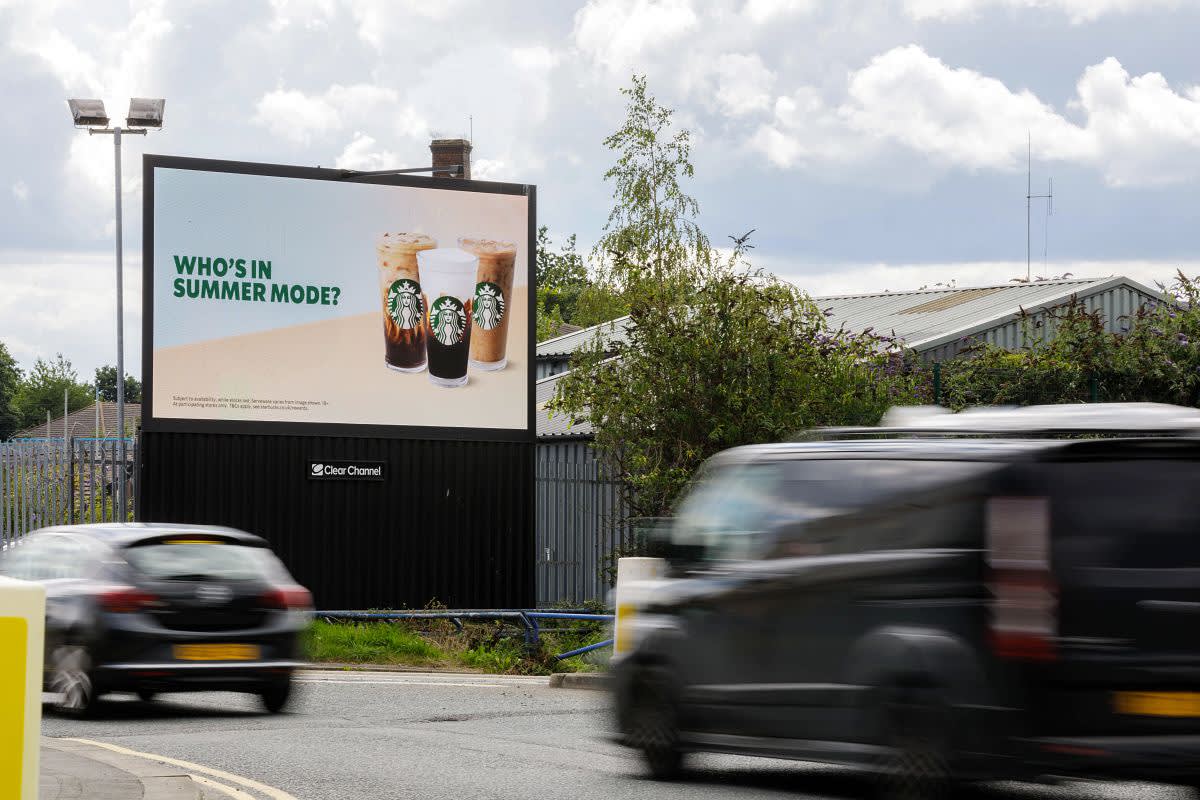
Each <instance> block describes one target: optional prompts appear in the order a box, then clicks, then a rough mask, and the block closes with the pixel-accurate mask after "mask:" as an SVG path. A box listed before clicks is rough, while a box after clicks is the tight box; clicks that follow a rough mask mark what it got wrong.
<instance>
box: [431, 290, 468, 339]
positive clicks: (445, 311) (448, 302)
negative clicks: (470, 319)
mask: <svg viewBox="0 0 1200 800" xmlns="http://www.w3.org/2000/svg"><path fill="white" fill-rule="evenodd" d="M429 328H430V331H431V332H432V333H433V338H435V339H437V340H438V341H439V342H441V343H442V344H444V345H446V347H450V346H451V345H455V344H458V343H459V342H461V341H462V340H463V334H464V333H465V332H466V330H467V312H466V310H465V309H464V308H463V304H462V303H460V302H459V301H458V298H457V297H451V296H449V295H443V296H441V297H439V298H438V299H437V300H434V301H433V305H431V306H430V307H429Z"/></svg>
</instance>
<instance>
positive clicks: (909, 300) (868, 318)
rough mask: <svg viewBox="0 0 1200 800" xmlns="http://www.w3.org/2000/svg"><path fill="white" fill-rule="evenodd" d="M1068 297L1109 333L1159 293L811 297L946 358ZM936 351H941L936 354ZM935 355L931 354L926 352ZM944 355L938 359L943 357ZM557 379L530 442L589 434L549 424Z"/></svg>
mask: <svg viewBox="0 0 1200 800" xmlns="http://www.w3.org/2000/svg"><path fill="white" fill-rule="evenodd" d="M1072 295H1075V296H1076V297H1078V298H1079V300H1080V301H1082V302H1083V303H1084V304H1085V305H1086V306H1087V308H1088V309H1089V310H1100V311H1102V312H1104V316H1105V320H1106V323H1107V325H1108V326H1109V329H1110V330H1116V329H1117V326H1118V325H1119V324H1120V321H1119V319H1118V317H1120V316H1121V315H1127V314H1132V313H1133V312H1134V311H1135V310H1136V308H1137V306H1138V305H1139V304H1140V303H1142V302H1145V301H1148V300H1154V299H1158V297H1159V293H1158V292H1156V291H1154V290H1153V289H1150V288H1149V287H1146V286H1143V285H1142V284H1140V283H1138V282H1137V281H1133V280H1130V279H1129V278H1124V277H1119V276H1118V277H1110V278H1094V279H1074V280H1058V281H1039V282H1037V283H1018V284H1006V285H1003V286H977V287H962V288H953V289H948V288H947V289H943V288H939V289H932V290H917V291H909V292H882V293H877V294H853V295H838V296H833V297H817V298H813V300H814V302H815V303H816V304H817V305H818V306H820V307H821V308H822V309H826V310H828V311H829V312H830V316H829V323H830V325H831V326H832V327H834V328H837V327H839V326H842V325H844V326H845V327H846V329H847V330H850V331H863V330H866V329H868V328H871V329H872V330H874V331H875V332H876V333H880V334H891V333H894V334H895V336H896V337H897V338H899V339H901V340H903V341H904V343H905V344H907V345H908V346H909V347H911V348H912V349H914V350H916V351H917V352H919V353H926V354H927V357H930V356H935V357H938V358H942V357H946V358H949V357H951V356H953V354H954V351H956V350H957V349H958V346H959V345H958V344H956V343H958V342H960V340H962V339H963V338H964V337H968V336H970V337H977V338H982V339H987V340H989V341H991V340H995V341H994V342H993V343H995V344H999V345H1001V346H1003V347H1010V348H1011V347H1017V346H1019V345H1020V342H1019V341H1018V340H1019V338H1020V331H1019V329H1018V326H1017V325H1016V323H1015V322H1014V320H1015V318H1016V315H1017V314H1018V312H1019V311H1020V310H1021V309H1022V308H1023V309H1025V310H1026V311H1029V312H1037V311H1040V310H1044V309H1046V308H1052V307H1054V306H1057V305H1061V304H1062V303H1064V302H1066V301H1067V300H1068V299H1069V298H1070V297H1071V296H1072ZM628 324H629V317H621V318H619V319H615V320H612V321H611V322H606V323H604V324H602V325H596V326H593V327H591V328H584V329H583V330H582V331H579V332H577V333H572V334H569V335H567V336H560V337H558V338H557V339H549V340H547V341H545V342H542V343H541V344H539V345H538V351H537V354H538V357H539V358H543V357H545V358H563V357H566V356H569V355H570V354H571V353H572V352H574V351H575V350H577V349H579V348H581V347H583V346H584V344H586V343H587V342H588V341H590V340H591V339H592V338H593V337H595V336H596V335H604V336H608V337H612V338H619V337H623V336H624V333H625V328H626V326H627V325H628ZM938 348H941V349H940V350H939V349H938ZM935 350H937V352H933V351H935ZM943 351H945V352H943ZM561 377H562V373H560V374H558V375H551V376H550V377H547V378H543V379H541V380H539V381H538V382H537V435H538V437H539V438H542V437H557V436H580V435H589V434H591V433H592V427H591V425H590V424H589V423H587V422H580V423H578V424H575V425H569V424H568V419H567V418H566V417H565V416H563V415H562V414H556V415H555V416H554V417H553V418H552V417H550V416H549V415H548V414H547V412H546V410H545V407H544V406H545V402H546V400H549V399H550V398H551V397H552V396H553V395H554V387H555V385H556V384H557V381H558V379H559V378H561Z"/></svg>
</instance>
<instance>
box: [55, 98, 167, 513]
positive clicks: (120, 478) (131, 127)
mask: <svg viewBox="0 0 1200 800" xmlns="http://www.w3.org/2000/svg"><path fill="white" fill-rule="evenodd" d="M166 103H167V101H166V100H162V99H156V98H146V97H134V98H132V99H131V100H130V101H129V113H128V114H127V115H126V116H125V126H126V127H125V128H124V129H122V128H121V126H120V125H115V126H112V127H109V124H108V114H106V113H105V111H104V101H103V100H68V101H67V105H68V106H70V108H71V118H72V119H73V120H74V121H75V127H77V128H87V131H88V135H89V136H92V135H95V134H97V133H107V134H112V137H113V158H114V162H115V175H116V180H115V185H116V205H117V208H116V211H117V431H118V433H117V435H118V439H117V447H118V451H119V453H120V462H121V466H120V469H119V470H118V471H117V519H119V520H120V521H121V522H124V521H125V465H126V458H127V455H126V450H125V298H124V285H125V281H124V276H123V264H122V252H121V246H122V237H121V222H122V220H121V134H122V133H127V134H139V135H142V136H145V135H146V131H147V130H148V129H149V128H161V127H162V123H163V107H164V106H165V105H166ZM145 257H146V256H145V254H143V258H145Z"/></svg>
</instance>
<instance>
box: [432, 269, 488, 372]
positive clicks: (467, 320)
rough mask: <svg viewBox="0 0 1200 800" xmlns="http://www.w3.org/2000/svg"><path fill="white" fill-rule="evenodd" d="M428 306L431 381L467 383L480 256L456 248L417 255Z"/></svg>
mask: <svg viewBox="0 0 1200 800" xmlns="http://www.w3.org/2000/svg"><path fill="white" fill-rule="evenodd" d="M417 261H418V262H419V264H420V267H421V279H422V280H423V281H424V285H425V296H426V297H427V298H428V300H429V306H428V308H427V309H426V311H425V349H426V352H428V354H429V362H428V363H429V380H431V381H433V382H434V383H435V384H437V385H438V386H447V387H450V386H462V385H463V384H465V383H466V382H467V353H468V352H469V350H470V347H471V334H472V328H471V301H472V298H473V296H474V292H475V274H476V271H477V270H478V269H479V259H478V258H476V257H475V256H473V255H471V254H470V253H468V252H465V251H463V250H459V249H458V248H457V247H440V248H437V249H435V250H422V251H421V252H420V253H418V254H417Z"/></svg>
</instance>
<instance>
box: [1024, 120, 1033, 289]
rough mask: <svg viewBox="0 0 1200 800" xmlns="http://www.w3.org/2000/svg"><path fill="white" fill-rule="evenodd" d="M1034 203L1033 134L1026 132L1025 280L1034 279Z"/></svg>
mask: <svg viewBox="0 0 1200 800" xmlns="http://www.w3.org/2000/svg"><path fill="white" fill-rule="evenodd" d="M1032 201H1033V134H1031V133H1030V132H1029V131H1025V280H1026V281H1029V280H1031V279H1032V273H1031V272H1030V268H1029V221H1030V220H1029V208H1030V204H1031V202H1032Z"/></svg>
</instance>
